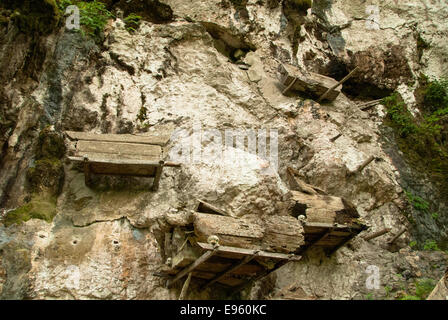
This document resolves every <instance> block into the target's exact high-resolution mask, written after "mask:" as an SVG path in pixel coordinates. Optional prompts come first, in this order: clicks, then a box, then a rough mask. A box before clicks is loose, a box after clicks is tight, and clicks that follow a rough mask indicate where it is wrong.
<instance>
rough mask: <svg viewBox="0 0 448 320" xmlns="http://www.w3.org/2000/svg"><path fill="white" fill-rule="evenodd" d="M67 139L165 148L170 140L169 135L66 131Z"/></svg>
mask: <svg viewBox="0 0 448 320" xmlns="http://www.w3.org/2000/svg"><path fill="white" fill-rule="evenodd" d="M65 134H66V135H67V137H68V138H69V139H71V140H81V141H103V142H125V143H138V144H146V145H159V146H162V147H163V146H165V145H166V144H167V143H168V141H169V140H170V136H169V135H165V136H148V135H136V134H95V133H90V132H76V131H65Z"/></svg>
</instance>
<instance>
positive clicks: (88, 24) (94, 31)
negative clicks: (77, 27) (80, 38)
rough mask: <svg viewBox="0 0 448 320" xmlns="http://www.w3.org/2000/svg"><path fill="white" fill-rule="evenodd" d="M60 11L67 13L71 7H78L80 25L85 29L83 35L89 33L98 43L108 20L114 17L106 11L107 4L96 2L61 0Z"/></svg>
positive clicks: (96, 0) (59, 3)
mask: <svg viewBox="0 0 448 320" xmlns="http://www.w3.org/2000/svg"><path fill="white" fill-rule="evenodd" d="M58 5H59V9H60V10H61V11H65V9H66V8H67V7H68V6H70V5H76V6H78V8H79V14H80V24H81V26H82V27H83V30H81V32H82V33H83V34H85V33H87V34H88V35H90V36H91V37H93V38H94V39H95V40H96V41H99V40H100V39H101V34H102V32H103V30H104V26H105V25H106V23H107V20H109V19H110V18H112V17H113V15H112V13H110V12H109V11H108V10H107V9H106V4H105V3H103V2H101V1H98V0H94V1H91V2H87V1H76V0H59V2H58Z"/></svg>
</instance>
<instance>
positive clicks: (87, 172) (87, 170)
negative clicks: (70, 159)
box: [84, 158, 92, 187]
mask: <svg viewBox="0 0 448 320" xmlns="http://www.w3.org/2000/svg"><path fill="white" fill-rule="evenodd" d="M84 181H85V184H86V186H88V187H90V186H91V185H92V177H91V170H90V165H89V159H88V158H84Z"/></svg>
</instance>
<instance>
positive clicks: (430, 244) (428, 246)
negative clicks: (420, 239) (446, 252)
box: [423, 240, 440, 251]
mask: <svg viewBox="0 0 448 320" xmlns="http://www.w3.org/2000/svg"><path fill="white" fill-rule="evenodd" d="M423 249H424V250H427V251H440V248H439V246H438V245H437V242H435V241H434V240H426V242H425V245H424V246H423Z"/></svg>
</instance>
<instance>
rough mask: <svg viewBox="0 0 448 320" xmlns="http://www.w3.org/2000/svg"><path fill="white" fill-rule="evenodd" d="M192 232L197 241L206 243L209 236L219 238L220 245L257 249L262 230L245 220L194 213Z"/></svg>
mask: <svg viewBox="0 0 448 320" xmlns="http://www.w3.org/2000/svg"><path fill="white" fill-rule="evenodd" d="M193 224H194V230H195V234H196V236H197V237H198V239H199V241H202V242H204V241H207V238H208V237H209V236H210V235H216V236H218V237H219V243H220V245H228V246H236V247H244V248H259V246H260V245H261V240H262V238H263V236H264V228H263V227H262V226H260V225H258V224H255V223H250V222H248V221H247V220H245V219H237V218H232V217H224V216H220V215H214V214H205V213H195V214H194V222H193Z"/></svg>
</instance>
